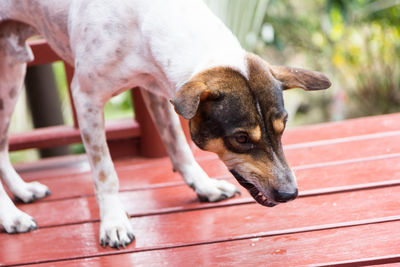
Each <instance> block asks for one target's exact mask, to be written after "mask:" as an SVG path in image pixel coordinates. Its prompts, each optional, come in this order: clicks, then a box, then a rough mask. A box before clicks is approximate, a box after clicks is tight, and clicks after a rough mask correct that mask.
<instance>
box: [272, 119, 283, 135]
mask: <svg viewBox="0 0 400 267" xmlns="http://www.w3.org/2000/svg"><path fill="white" fill-rule="evenodd" d="M272 125H273V127H274V131H275V132H276V133H283V130H285V123H284V121H283V119H276V120H274V121H273V122H272Z"/></svg>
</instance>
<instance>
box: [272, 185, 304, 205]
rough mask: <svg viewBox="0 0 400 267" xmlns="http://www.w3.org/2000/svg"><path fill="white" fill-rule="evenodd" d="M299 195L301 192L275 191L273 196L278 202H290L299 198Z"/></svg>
mask: <svg viewBox="0 0 400 267" xmlns="http://www.w3.org/2000/svg"><path fill="white" fill-rule="evenodd" d="M298 194H299V191H298V190H297V188H296V190H294V191H293V192H287V191H280V190H275V189H274V190H273V195H274V199H275V201H276V202H281V203H284V202H288V201H290V200H293V199H295V198H296V197H297V195H298Z"/></svg>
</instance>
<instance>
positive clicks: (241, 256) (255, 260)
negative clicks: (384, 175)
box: [35, 221, 400, 267]
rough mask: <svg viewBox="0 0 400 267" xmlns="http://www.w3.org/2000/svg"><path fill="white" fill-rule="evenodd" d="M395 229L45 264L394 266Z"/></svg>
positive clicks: (386, 226)
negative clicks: (390, 264) (389, 264)
mask: <svg viewBox="0 0 400 267" xmlns="http://www.w3.org/2000/svg"><path fill="white" fill-rule="evenodd" d="M399 227H400V222H399V221H395V222H388V223H380V224H367V225H362V226H357V227H349V228H340V229H327V230H323V231H317V232H306V233H298V234H287V235H281V236H274V237H264V238H258V237H257V238H249V239H244V240H238V241H230V242H223V243H215V244H203V245H196V246H189V247H178V248H171V249H163V250H155V251H144V252H137V253H127V254H118V255H109V256H103V257H95V258H86V259H77V260H71V261H61V262H52V263H51V266H66V265H68V266H87V267H94V266H121V267H123V266H149V267H151V266H254V265H258V266H305V265H306V266H366V265H371V264H387V263H397V264H393V266H398V262H399V261H400V248H399V246H398V244H400V232H399V231H393V229H399ZM388 237H390V238H388ZM35 266H40V267H42V266H48V265H47V264H39V265H35ZM385 266H387V265H385Z"/></svg>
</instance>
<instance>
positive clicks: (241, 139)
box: [235, 133, 250, 144]
mask: <svg viewBox="0 0 400 267" xmlns="http://www.w3.org/2000/svg"><path fill="white" fill-rule="evenodd" d="M235 140H236V142H238V143H239V144H247V143H249V142H250V138H249V135H248V134H247V133H239V134H237V135H236V136H235Z"/></svg>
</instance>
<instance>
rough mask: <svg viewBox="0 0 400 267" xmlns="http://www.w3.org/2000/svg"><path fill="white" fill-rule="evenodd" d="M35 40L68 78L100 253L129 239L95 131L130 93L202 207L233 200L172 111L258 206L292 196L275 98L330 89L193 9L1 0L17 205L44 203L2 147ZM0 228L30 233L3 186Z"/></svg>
mask: <svg viewBox="0 0 400 267" xmlns="http://www.w3.org/2000/svg"><path fill="white" fill-rule="evenodd" d="M37 33H39V34H40V35H42V36H43V37H44V38H46V40H47V41H48V43H49V44H50V46H51V47H52V48H53V49H54V51H56V53H58V54H59V55H60V56H61V57H62V58H63V59H64V60H65V61H66V62H68V63H69V64H71V65H72V66H74V67H75V75H74V78H73V82H72V94H73V98H74V101H75V104H76V110H77V113H78V120H79V125H80V128H81V135H82V140H83V143H84V145H85V149H86V151H87V155H88V158H89V161H90V165H91V168H92V175H93V180H94V185H95V193H96V197H97V201H98V204H99V208H100V216H101V227H100V243H101V244H102V245H103V246H105V245H110V246H112V247H116V248H119V247H120V246H125V245H127V244H129V243H130V242H132V240H133V238H134V236H133V233H132V228H131V225H130V222H129V219H128V217H127V215H126V213H125V211H124V208H123V206H122V203H121V201H120V199H119V197H118V177H117V174H116V172H115V169H114V166H113V163H112V161H111V158H110V154H109V151H108V148H107V145H106V139H105V134H104V122H103V107H104V104H105V103H106V101H107V100H108V99H109V98H110V97H111V96H113V95H115V94H118V93H120V92H122V91H124V90H127V89H129V88H132V87H136V86H139V87H142V88H145V89H146V93H145V102H146V105H147V106H148V107H149V108H150V111H151V113H152V117H153V119H154V121H155V123H156V125H157V127H158V130H159V131H160V133H161V136H162V139H163V141H164V143H165V145H166V148H167V151H168V153H169V155H170V158H171V161H172V163H173V166H174V168H175V170H177V171H178V172H179V173H180V174H181V175H182V177H183V179H184V180H185V182H186V183H187V184H188V185H189V186H190V187H192V188H193V190H194V191H195V192H196V193H197V195H198V196H199V198H200V200H206V201H219V200H222V199H226V198H230V197H233V196H234V195H235V194H236V193H237V192H238V190H237V188H236V187H235V186H233V185H232V184H230V183H227V182H226V181H221V180H215V179H211V178H209V177H208V176H207V174H206V173H205V172H204V171H203V170H202V169H201V168H200V167H199V165H198V164H197V163H196V161H195V160H194V158H193V155H192V153H191V151H190V148H189V146H188V144H187V143H186V140H185V137H184V134H183V132H182V129H181V127H180V123H179V119H178V115H177V114H176V113H175V111H176V112H177V113H179V114H181V115H182V116H183V117H184V118H186V119H190V131H191V135H192V139H193V141H194V142H195V143H196V144H197V145H198V146H199V147H200V148H202V149H205V150H208V151H213V152H215V153H217V154H218V156H219V157H220V158H221V160H222V161H223V162H224V163H225V164H226V166H227V167H228V168H229V170H230V171H231V172H232V174H233V175H234V176H235V177H236V179H237V180H238V181H239V183H240V184H241V185H243V186H244V187H245V188H246V189H247V190H249V192H250V193H251V195H252V196H253V197H254V198H255V200H256V201H257V202H258V203H260V204H262V205H265V206H274V205H276V204H278V203H279V202H286V201H289V200H292V199H294V198H295V197H296V196H297V185H296V181H295V177H294V175H293V173H292V171H291V169H290V168H289V167H288V165H287V163H286V160H285V157H284V155H283V151H282V145H281V135H282V133H283V131H284V128H285V122H286V118H287V113H286V112H285V110H284V107H283V100H282V90H285V89H289V88H303V89H306V90H319V89H325V88H328V87H329V86H330V82H329V80H328V79H327V78H326V77H325V76H323V75H322V74H320V73H317V72H312V71H306V70H302V69H295V68H288V67H277V66H271V65H269V64H267V63H266V62H264V61H263V60H262V59H260V58H259V57H257V56H255V55H252V54H249V53H247V52H246V51H244V50H243V49H242V48H241V46H240V44H239V42H238V40H237V39H236V38H235V37H234V36H233V35H232V33H231V32H230V31H229V30H228V29H227V28H226V27H225V26H224V25H223V23H222V22H221V21H220V20H218V19H217V18H216V17H215V16H214V15H213V14H212V13H211V12H210V11H209V10H208V8H207V7H206V5H205V4H204V3H203V2H202V1H200V0H169V1H166V0H151V1H148V0H130V1H124V0H115V1H106V0H97V1H89V0H65V1H56V0H18V1H14V0H1V1H0V176H1V178H2V180H3V182H4V183H5V184H6V185H7V186H8V188H9V189H10V191H11V192H12V193H13V194H14V195H15V196H16V197H17V198H19V199H21V200H23V201H24V202H30V201H33V200H35V199H40V198H42V197H44V196H46V195H47V194H48V192H49V191H48V188H47V187H46V186H44V185H42V184H40V183H37V182H34V183H25V182H24V181H23V180H22V179H21V178H20V176H19V175H18V174H17V173H16V172H15V170H14V168H13V167H12V165H11V163H10V161H9V156H8V145H7V131H8V126H9V122H10V117H11V114H12V111H13V109H14V106H15V103H16V99H17V96H18V94H19V92H20V90H21V87H22V83H23V80H24V74H25V68H26V63H27V62H29V61H31V60H32V59H33V56H32V52H31V50H30V48H29V47H28V46H27V44H26V39H27V38H28V37H30V36H32V35H34V34H37ZM169 101H171V102H172V104H173V106H172V105H171V104H170V103H169ZM174 108H175V110H174ZM0 225H1V226H2V227H3V229H4V230H5V231H6V232H8V233H16V232H26V231H30V230H32V229H35V228H36V223H35V221H34V220H33V219H32V218H31V217H30V216H29V215H27V214H25V213H24V212H22V211H20V210H19V209H17V208H16V207H15V205H14V204H13V203H12V201H11V200H10V198H9V197H8V196H7V194H6V192H5V190H4V188H3V187H2V186H1V184H0Z"/></svg>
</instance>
